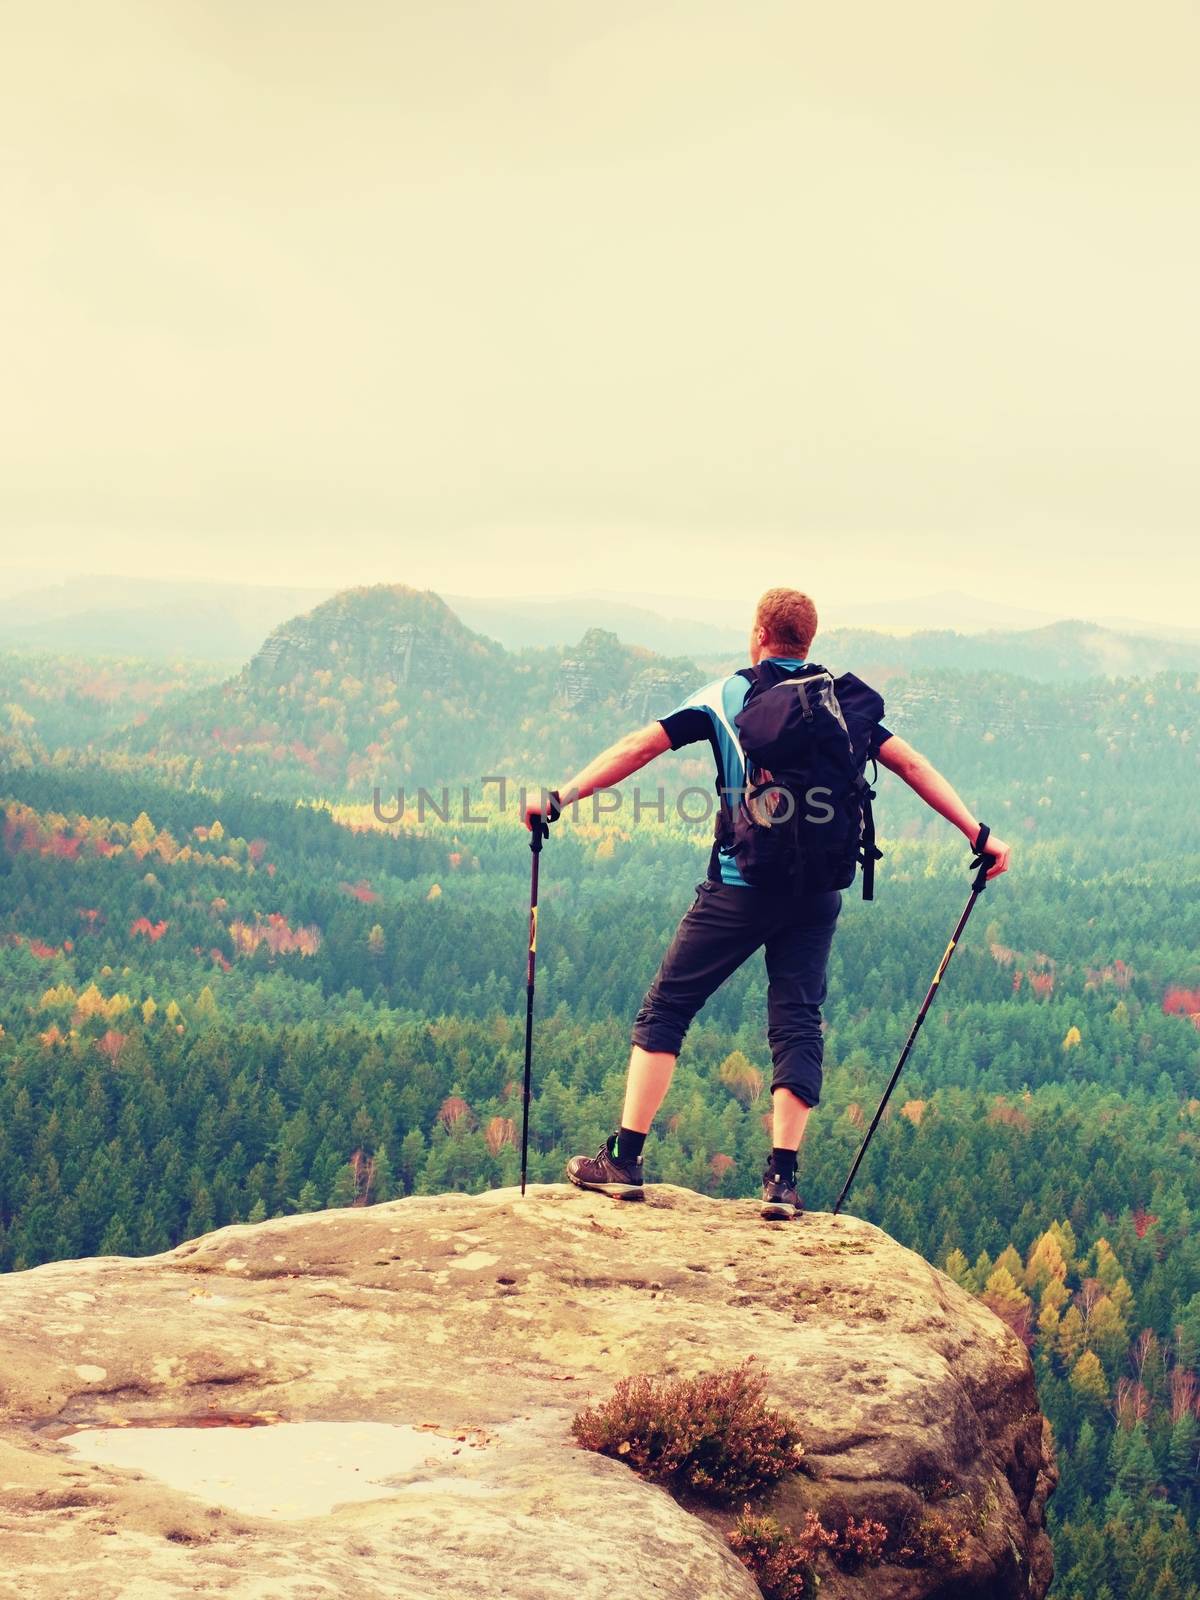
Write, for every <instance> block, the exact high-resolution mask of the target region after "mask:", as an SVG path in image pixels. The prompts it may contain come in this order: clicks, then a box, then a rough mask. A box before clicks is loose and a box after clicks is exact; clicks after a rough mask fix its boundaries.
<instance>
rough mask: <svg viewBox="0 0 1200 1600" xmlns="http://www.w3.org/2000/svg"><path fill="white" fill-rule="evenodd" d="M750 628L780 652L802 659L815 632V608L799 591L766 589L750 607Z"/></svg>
mask: <svg viewBox="0 0 1200 1600" xmlns="http://www.w3.org/2000/svg"><path fill="white" fill-rule="evenodd" d="M754 626H755V627H756V628H762V630H763V631H764V633H765V634H766V636H767V638H768V639H769V640H770V641H771V643H772V644H773V645H776V646H777V647H778V648H779V649H780V650H781V651H785V652H786V653H787V654H788V655H792V656H806V655H807V654H808V652H809V648H810V646H811V645H812V642H813V638H814V637H815V635H816V631H817V608H816V606H815V605H813V603H812V601H811V600H810V599H809V598H808V596H807V595H806V594H801V592H800V590H799V589H768V590H767V592H766V594H764V595H763V597H762V599H761V600H760V601H759V602H758V605H757V606H756V607H755V608H754Z"/></svg>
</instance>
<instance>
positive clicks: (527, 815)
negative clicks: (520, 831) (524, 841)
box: [521, 789, 562, 833]
mask: <svg viewBox="0 0 1200 1600" xmlns="http://www.w3.org/2000/svg"><path fill="white" fill-rule="evenodd" d="M556 794H557V791H556V790H554V789H551V791H550V793H549V794H548V795H547V796H546V797H545V799H538V800H526V802H525V810H524V811H523V812H522V814H521V821H522V822H523V823H524V824H525V826H526V828H527V829H528V830H529V832H530V833H532V832H533V819H534V817H537V818H538V819H539V820H540V822H541V824H542V826H543V827H545V826H547V825H548V824H549V823H551V822H557V821H558V819H559V817H561V816H562V806H561V805H559V803H558V801H557V799H556Z"/></svg>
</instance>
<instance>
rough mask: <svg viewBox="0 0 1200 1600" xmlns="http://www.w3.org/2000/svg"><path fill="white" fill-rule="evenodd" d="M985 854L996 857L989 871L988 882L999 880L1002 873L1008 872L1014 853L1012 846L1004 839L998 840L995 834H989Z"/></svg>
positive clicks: (984, 849)
mask: <svg viewBox="0 0 1200 1600" xmlns="http://www.w3.org/2000/svg"><path fill="white" fill-rule="evenodd" d="M983 853H984V855H985V856H994V857H995V860H994V862H993V864H992V865H991V866H990V867H989V868H988V870H987V881H988V882H990V881H991V880H992V879H993V878H998V877H999V876H1000V874H1001V873H1002V872H1007V871H1008V858H1009V856H1010V854H1011V853H1012V846H1011V845H1007V844H1005V842H1004V840H1003V839H997V837H996V835H995V834H994V833H989V834H988V837H987V843H986V844H985V845H984V847H983Z"/></svg>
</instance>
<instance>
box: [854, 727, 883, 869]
mask: <svg viewBox="0 0 1200 1600" xmlns="http://www.w3.org/2000/svg"><path fill="white" fill-rule="evenodd" d="M871 767H872V769H873V770H872V773H871V783H878V782H879V765H878V763H877V762H876V760H875V758H874V757H873V756H872V758H871ZM859 782H860V784H861V785H862V787H861V789H860V790H859V798H860V799H861V800H862V814H863V827H862V843H861V845H860V847H859V852H858V859H859V861H860V862H861V863H862V897H863V899H864V900H874V898H875V863H876V862H877V861H882V859H883V851H882V850H880V849H878V848H877V846H876V844H875V813H874V812H873V811H872V809H871V801H872V800H874V798H875V791H874V789H873V788H872V787H871V783H868V782H867V780H866V777H865V776H864V777H862V778H860V779H859Z"/></svg>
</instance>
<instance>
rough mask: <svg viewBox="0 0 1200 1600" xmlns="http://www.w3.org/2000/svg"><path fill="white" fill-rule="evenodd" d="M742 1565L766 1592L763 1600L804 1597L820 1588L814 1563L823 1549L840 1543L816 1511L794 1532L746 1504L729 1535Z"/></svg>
mask: <svg viewBox="0 0 1200 1600" xmlns="http://www.w3.org/2000/svg"><path fill="white" fill-rule="evenodd" d="M726 1537H727V1538H728V1540H729V1543H730V1546H731V1547H732V1549H733V1551H734V1553H735V1554H736V1555H737V1557H738V1559H739V1560H740V1561H741V1563H742V1565H743V1566H745V1567H746V1568H748V1570H749V1572H750V1575H751V1577H752V1578H753V1579H754V1581H755V1583H757V1584H758V1587H759V1588H760V1589H761V1590H762V1592H763V1600H801V1597H802V1596H804V1595H809V1594H813V1593H814V1592H815V1591H816V1588H817V1584H818V1579H817V1575H816V1573H815V1571H814V1570H813V1562H814V1561H815V1560H816V1558H817V1556H818V1555H819V1554H820V1553H821V1551H822V1550H828V1549H830V1548H831V1547H832V1546H833V1545H836V1543H837V1534H836V1533H831V1532H830V1531H829V1529H828V1528H826V1527H825V1526H824V1525H823V1524H822V1522H821V1519H820V1517H818V1516H817V1514H816V1512H815V1511H810V1512H809V1513H808V1515H807V1516H806V1517H805V1519H804V1526H803V1527H802V1528H801V1529H800V1532H799V1533H798V1534H797V1533H794V1532H793V1531H792V1529H791V1528H789V1527H784V1526H783V1525H782V1524H781V1523H779V1522H777V1521H776V1519H775V1518H774V1517H760V1516H755V1515H754V1514H753V1513H752V1512H751V1510H750V1507H749V1506H746V1507H745V1509H744V1510H743V1512H742V1514H741V1516H740V1517H739V1518H738V1519H737V1522H736V1523H735V1525H734V1527H733V1529H732V1531H731V1532H730V1533H729V1534H728V1535H727V1536H726Z"/></svg>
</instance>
